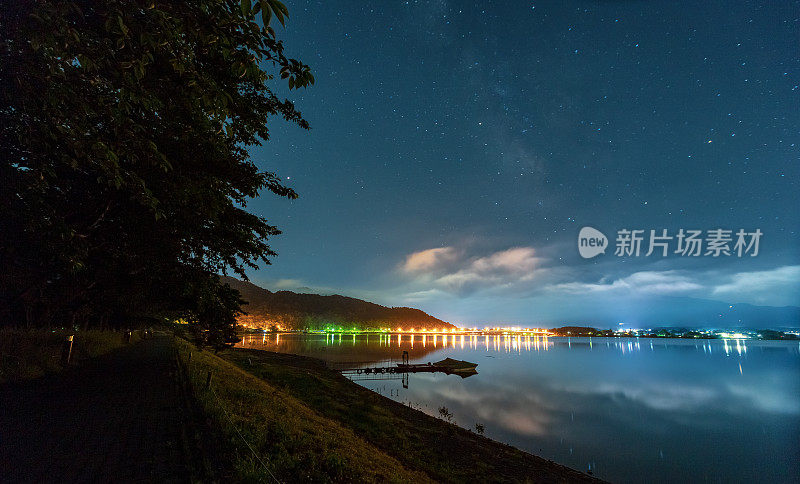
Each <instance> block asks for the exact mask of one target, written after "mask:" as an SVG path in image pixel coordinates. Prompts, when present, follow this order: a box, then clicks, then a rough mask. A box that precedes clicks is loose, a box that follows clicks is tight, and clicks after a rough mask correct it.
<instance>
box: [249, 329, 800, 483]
mask: <svg viewBox="0 0 800 484" xmlns="http://www.w3.org/2000/svg"><path fill="white" fill-rule="evenodd" d="M345 342H346V343H347V344H345ZM242 345H243V346H247V347H252V348H264V349H269V350H273V351H283V352H288V353H299V354H306V355H311V356H316V357H321V358H324V359H327V360H329V361H362V362H370V361H371V362H377V361H388V362H392V361H394V362H396V361H397V360H398V359H399V357H400V354H401V353H402V351H408V352H409V355H410V357H411V360H412V362H416V363H421V362H427V361H436V360H440V359H443V358H445V357H451V358H455V359H462V360H467V361H472V362H475V363H478V365H479V366H478V370H479V372H480V373H479V374H478V375H476V376H474V377H471V378H468V379H465V380H462V379H460V378H453V377H448V376H447V375H442V374H412V375H410V382H408V383H409V384H408V388H404V385H403V384H402V383H403V382H401V381H400V380H398V381H364V382H359V384H361V385H363V386H365V387H367V388H370V389H373V390H375V391H377V392H379V393H382V394H384V395H386V396H387V397H389V398H393V399H395V400H397V401H400V402H405V403H409V404H412V405H414V406H415V407H416V408H420V409H421V410H423V411H426V412H428V413H430V414H431V415H436V412H437V410H436V409H437V408H438V407H439V406H442V405H444V406H446V407H448V409H449V410H450V411H451V412H452V413H453V414H454V415H455V420H456V421H457V423H458V424H459V425H462V426H464V427H472V426H473V425H474V424H475V423H476V422H480V423H482V424H484V425H485V428H486V434H487V436H489V437H492V438H495V439H497V440H501V441H503V442H507V443H510V444H512V445H515V446H518V447H520V448H522V449H526V450H529V451H531V452H533V453H536V454H539V455H542V456H543V457H546V458H549V459H553V460H555V461H557V462H561V463H564V464H567V465H570V466H572V467H575V468H578V469H581V470H587V469H588V468H589V467H590V466H591V468H592V470H593V472H594V473H595V475H598V476H600V477H603V478H606V479H609V480H612V481H616V482H641V481H643V480H647V481H661V482H675V481H684V480H691V481H698V480H700V481H710V482H723V481H739V482H741V481H755V482H797V481H798V480H800V470H799V469H798V462H800V451H799V450H798V439H797V435H799V432H800V345H798V343H797V342H794V343H792V342H772V341H752V340H750V341H748V340H739V339H730V340H667V339H646V338H641V339H639V338H621V339H616V338H613V339H612V338H554V337H550V338H548V337H542V336H532V335H529V336H520V335H513V334H507V335H499V334H495V335H469V334H468V335H450V334H440V335H436V334H433V335H431V334H428V335H419V334H418V335H411V334H407V333H406V334H402V335H401V334H385V335H384V334H381V335H375V334H373V335H347V336H346V337H345V339H344V340H343V339H342V335H341V334H335V335H334V334H331V335H264V336H262V335H258V336H256V335H253V336H248V337H246V338H245V340H244V341H243V342H242Z"/></svg>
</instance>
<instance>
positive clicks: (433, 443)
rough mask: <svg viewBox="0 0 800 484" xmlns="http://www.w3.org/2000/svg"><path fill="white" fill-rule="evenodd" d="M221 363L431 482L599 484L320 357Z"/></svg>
mask: <svg viewBox="0 0 800 484" xmlns="http://www.w3.org/2000/svg"><path fill="white" fill-rule="evenodd" d="M219 358H220V359H222V360H224V361H226V362H229V363H232V364H234V365H236V367H237V368H238V369H240V370H242V371H245V372H247V373H249V374H250V375H253V376H255V377H257V378H259V379H260V380H262V381H264V382H266V383H267V384H269V385H271V386H273V387H275V388H277V389H279V391H282V392H285V393H286V394H288V395H290V396H291V397H293V398H295V399H297V400H298V401H299V402H300V403H302V404H303V405H304V406H306V407H308V408H310V409H311V410H312V411H314V412H316V413H319V414H320V415H322V416H323V417H325V418H328V419H330V420H332V421H334V422H336V423H337V424H339V425H342V426H344V427H346V428H349V429H352V430H353V432H354V435H356V436H357V437H358V438H360V439H363V440H364V441H366V442H367V443H368V444H369V445H371V446H374V447H375V448H377V449H379V450H380V451H382V452H383V453H386V454H388V455H389V456H390V457H391V458H394V459H397V461H399V463H400V464H401V465H402V466H403V467H404V468H406V469H408V470H411V471H414V472H421V473H424V474H425V475H427V476H428V477H429V478H430V479H432V480H435V481H440V482H463V481H468V480H473V481H475V480H477V481H487V480H490V481H495V482H498V481H500V482H603V481H601V480H599V479H597V478H595V477H593V476H590V475H588V474H585V473H582V472H580V471H577V470H575V469H572V468H569V467H566V466H564V465H561V464H558V463H556V462H553V461H550V460H547V459H544V458H541V457H538V456H536V455H533V454H530V453H527V452H524V451H522V450H520V449H517V448H515V447H512V446H510V445H507V444H504V443H502V442H498V441H495V440H492V439H489V438H488V437H484V436H482V435H478V434H477V433H475V432H472V431H470V430H467V429H464V428H462V427H459V426H457V425H455V424H452V423H449V422H446V421H444V420H441V419H438V418H436V417H432V416H430V415H428V414H426V413H424V412H422V411H420V410H416V409H413V408H409V407H408V406H406V405H403V404H402V403H399V402H395V401H394V400H391V399H389V398H387V397H384V396H382V395H379V394H377V393H375V392H373V391H371V390H368V389H366V388H364V387H361V386H359V385H358V384H356V383H354V382H352V381H350V380H349V379H347V378H345V377H344V376H342V375H341V374H339V373H338V372H336V371H334V370H331V369H329V368H328V367H327V366H326V364H325V363H324V361H323V360H320V359H317V358H313V357H307V356H300V355H291V354H285V353H275V352H271V351H265V350H253V349H244V348H233V349H229V350H225V351H223V352H221V353H220V354H219Z"/></svg>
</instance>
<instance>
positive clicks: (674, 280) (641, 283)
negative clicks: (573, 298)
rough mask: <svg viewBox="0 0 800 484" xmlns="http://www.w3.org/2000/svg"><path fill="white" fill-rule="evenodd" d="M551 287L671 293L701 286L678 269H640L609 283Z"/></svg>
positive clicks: (569, 289)
mask: <svg viewBox="0 0 800 484" xmlns="http://www.w3.org/2000/svg"><path fill="white" fill-rule="evenodd" d="M551 289H552V290H556V291H563V292H568V293H572V294H581V293H600V292H602V293H605V292H619V293H643V294H667V295H671V294H680V293H690V292H696V291H700V290H702V289H703V286H702V285H701V284H698V283H697V282H695V281H694V280H692V279H691V278H690V277H688V276H686V275H684V274H682V273H680V272H679V271H641V272H634V273H633V274H631V275H629V276H627V277H623V278H619V279H615V280H614V281H612V282H610V283H609V282H605V281H604V280H601V281H599V282H596V283H585V282H566V283H561V284H555V285H553V286H551Z"/></svg>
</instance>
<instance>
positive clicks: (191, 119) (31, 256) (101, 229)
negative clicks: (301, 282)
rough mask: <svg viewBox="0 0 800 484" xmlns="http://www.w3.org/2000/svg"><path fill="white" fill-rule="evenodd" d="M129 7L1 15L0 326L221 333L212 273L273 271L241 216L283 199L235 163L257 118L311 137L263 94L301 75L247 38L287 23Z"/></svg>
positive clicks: (183, 6)
mask: <svg viewBox="0 0 800 484" xmlns="http://www.w3.org/2000/svg"><path fill="white" fill-rule="evenodd" d="M137 5H138V4H135V3H132V2H131V3H128V2H121V3H117V2H78V1H61V0H59V1H56V0H45V1H42V2H37V3H29V2H9V3H0V85H2V86H3V87H4V88H3V89H1V90H0V153H2V155H0V156H2V157H3V163H0V177H1V179H2V180H3V183H0V210H2V214H0V215H2V216H0V233H2V234H3V237H2V238H0V324H9V323H10V322H14V323H15V324H18V323H20V322H25V321H28V322H30V323H31V324H45V323H50V322H53V321H57V322H63V321H76V322H78V323H79V324H87V325H103V324H110V323H109V322H110V321H115V323H113V324H120V325H123V324H129V322H130V321H132V320H135V319H137V318H138V319H141V318H153V317H162V316H163V315H173V314H181V315H186V316H187V319H190V320H194V321H198V322H199V323H198V324H202V325H203V327H204V328H206V330H209V329H210V328H212V327H214V325H215V324H217V325H223V326H224V325H229V326H230V325H232V324H233V322H232V321H233V319H232V316H231V315H235V313H236V311H237V310H238V305H237V304H238V303H236V302H235V301H234V300H233V298H231V297H230V295H228V294H226V293H225V290H224V289H223V286H222V285H221V284H220V283H219V281H218V280H217V278H216V276H215V273H217V272H220V271H228V270H230V271H232V272H235V273H237V274H240V275H241V274H243V271H244V268H245V267H248V266H253V265H255V264H257V263H259V262H265V261H266V262H268V259H269V257H272V256H273V255H274V252H273V251H272V250H271V249H270V247H269V245H268V240H267V239H268V238H269V237H272V236H274V235H277V234H278V233H279V231H278V230H277V229H276V228H275V227H273V226H271V225H269V224H268V223H267V221H266V220H264V219H263V218H261V217H258V216H255V215H253V214H249V213H247V212H246V211H245V210H243V208H242V207H243V206H244V203H245V202H246V200H247V199H248V198H251V197H255V196H258V194H259V193H260V192H261V191H262V190H266V191H268V192H271V193H272V194H275V195H278V196H281V197H286V198H295V197H296V196H297V194H296V193H295V192H294V191H293V190H292V189H291V188H289V187H286V186H285V185H284V184H283V182H282V181H281V180H280V178H278V177H277V176H276V175H274V174H272V173H268V172H262V171H260V170H259V169H258V168H257V167H256V166H255V164H253V163H252V162H251V161H250V160H249V154H248V151H247V147H248V146H250V145H257V144H260V143H262V142H264V141H266V140H267V139H268V137H269V131H268V126H267V125H266V124H265V120H266V119H268V118H270V117H273V116H280V117H282V118H284V119H286V120H288V121H290V122H292V123H296V124H297V125H298V126H300V127H302V128H306V129H307V128H308V123H307V122H306V121H305V120H304V119H303V118H302V116H301V114H300V113H299V112H298V111H297V110H296V109H295V107H294V105H293V104H292V103H291V102H289V101H287V100H281V99H278V98H277V97H276V96H275V95H274V93H273V92H272V90H271V85H270V84H269V83H270V79H272V76H273V74H280V76H281V78H283V79H287V80H288V81H287V82H289V81H291V84H290V87H291V88H293V89H295V88H297V87H300V86H307V85H309V84H313V76H312V75H311V73H310V69H309V68H308V66H305V65H304V64H303V63H301V62H299V61H297V60H294V59H288V58H286V57H285V55H284V54H283V44H282V43H281V42H280V41H278V40H277V39H276V38H275V33H274V31H273V30H272V28H271V27H270V26H269V25H268V22H267V23H265V24H264V25H262V26H259V25H258V22H256V21H254V16H255V15H257V14H258V13H262V14H263V12H264V10H268V11H269V12H270V13H269V15H270V18H271V16H272V15H274V16H275V17H276V18H278V21H280V22H281V23H282V24H283V23H284V22H285V20H286V18H288V11H287V10H286V7H285V6H283V4H282V3H280V2H277V1H264V0H259V1H258V2H244V1H243V2H241V3H233V4H231V3H227V2H218V1H216V0H193V1H185V2H177V3H176V2H165V3H158V4H151V5H149V6H148V8H144V9H142V8H139V6H137ZM268 20H269V19H268ZM43 25H46V26H47V28H43ZM78 33H79V34H78ZM276 77H277V76H276ZM201 296H202V297H201ZM214 301H216V302H214ZM209 318H211V319H213V318H216V321H217V322H215V321H214V320H211V319H209ZM201 321H202V323H200V322H201ZM231 327H232V326H231ZM217 328H218V329H219V331H221V332H222V333H220V334H227V333H226V332H227V331H228V330H229V329H230V328H228V327H227V326H225V327H222V326H217ZM227 337H228V336H224V337H221V339H219V338H218V341H223V340H226V338H227Z"/></svg>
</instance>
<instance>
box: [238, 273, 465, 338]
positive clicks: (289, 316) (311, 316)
mask: <svg viewBox="0 0 800 484" xmlns="http://www.w3.org/2000/svg"><path fill="white" fill-rule="evenodd" d="M222 280H223V282H226V283H228V284H230V286H231V287H232V288H234V289H236V290H238V291H239V292H240V293H241V295H242V299H244V300H245V301H247V302H248V304H247V305H246V306H245V307H244V310H245V311H246V312H247V314H246V315H244V316H241V317H240V319H239V322H240V323H241V324H246V325H248V326H253V327H270V326H277V325H280V326H281V327H282V328H283V329H324V328H325V327H326V326H338V327H341V328H343V329H352V328H358V329H377V328H392V329H395V328H397V327H403V328H406V329H409V328H412V327H416V328H453V327H455V326H453V325H452V324H450V323H446V322H444V321H442V320H440V319H437V318H434V317H433V316H431V315H429V314H427V313H425V312H424V311H421V310H419V309H414V308H405V307H397V308H388V307H386V306H381V305H379V304H374V303H371V302H368V301H363V300H361V299H355V298H352V297H346V296H339V295H333V296H321V295H319V294H300V293H296V292H291V291H277V292H272V291H268V290H266V289H264V288H261V287H259V286H256V285H255V284H252V283H250V282H244V281H240V280H238V279H234V278H232V277H223V278H222Z"/></svg>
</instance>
